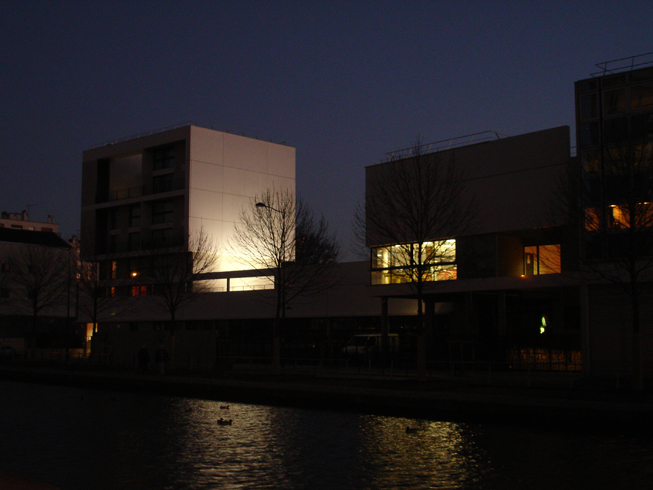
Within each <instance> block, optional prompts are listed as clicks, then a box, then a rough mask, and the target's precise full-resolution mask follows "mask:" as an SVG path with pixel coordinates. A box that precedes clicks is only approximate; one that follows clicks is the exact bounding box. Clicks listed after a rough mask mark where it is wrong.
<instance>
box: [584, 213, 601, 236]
mask: <svg viewBox="0 0 653 490" xmlns="http://www.w3.org/2000/svg"><path fill="white" fill-rule="evenodd" d="M585 229H586V230H587V231H599V230H600V229H601V218H600V216H599V212H598V210H597V209H596V208H587V209H585Z"/></svg>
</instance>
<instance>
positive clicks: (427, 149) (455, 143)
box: [385, 130, 506, 161]
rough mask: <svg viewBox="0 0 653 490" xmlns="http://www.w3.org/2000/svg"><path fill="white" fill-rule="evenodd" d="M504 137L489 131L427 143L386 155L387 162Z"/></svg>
mask: <svg viewBox="0 0 653 490" xmlns="http://www.w3.org/2000/svg"><path fill="white" fill-rule="evenodd" d="M502 136H506V135H505V134H504V135H502V134H500V133H498V132H497V131H492V130H487V131H482V132H480V133H472V134H467V135H464V136H456V137H455V138H449V139H446V140H440V141H435V142H433V143H425V144H423V145H418V146H412V147H410V148H403V149H401V150H395V151H391V152H388V153H386V154H385V155H386V158H387V160H386V161H393V160H402V159H404V158H410V157H414V156H417V155H427V154H429V153H436V152H438V151H443V150H449V149H451V148H460V147H462V146H469V145H474V144H477V143H483V142H485V141H496V140H498V139H501V137H502Z"/></svg>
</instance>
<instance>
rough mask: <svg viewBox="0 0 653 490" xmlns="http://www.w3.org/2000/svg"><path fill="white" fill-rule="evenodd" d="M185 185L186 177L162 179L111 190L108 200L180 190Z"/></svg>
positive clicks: (120, 199)
mask: <svg viewBox="0 0 653 490" xmlns="http://www.w3.org/2000/svg"><path fill="white" fill-rule="evenodd" d="M184 187H185V180H184V179H176V180H173V181H172V182H169V181H162V182H156V183H153V184H147V185H139V186H134V187H127V188H124V189H116V190H114V191H110V192H109V194H108V196H107V201H109V202H111V201H122V200H123V199H132V198H134V197H141V196H150V195H152V194H161V193H162V192H170V191H178V190H182V189H184Z"/></svg>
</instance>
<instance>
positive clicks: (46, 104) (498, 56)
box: [0, 0, 653, 259]
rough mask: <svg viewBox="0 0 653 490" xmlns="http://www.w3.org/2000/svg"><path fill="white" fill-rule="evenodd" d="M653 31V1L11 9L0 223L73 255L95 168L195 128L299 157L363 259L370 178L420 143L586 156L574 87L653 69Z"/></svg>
mask: <svg viewBox="0 0 653 490" xmlns="http://www.w3.org/2000/svg"><path fill="white" fill-rule="evenodd" d="M652 17H653V2H651V1H650V0H647V1H637V0H635V1H633V0H628V1H623V0H622V1H619V2H617V1H601V0H593V1H572V0H567V1H523V0H521V1H499V0H497V1H492V0H485V1H462V0H461V1H435V0H431V1H427V0H421V1H420V0H394V1H390V0H376V1H373V0H368V1H363V0H346V1H338V0H325V1H318V0H315V1H311V0H299V1H285V0H278V1H272V0H270V1H263V0H261V1H254V0H252V1H247V0H238V1H217V0H216V1H200V0H185V1H182V0H178V1H172V0H169V1H165V0H160V1H153V0H134V1H131V2H124V1H99V0H95V1H92V2H91V1H87V0H80V1H65V0H47V1H30V0H15V1H14V0H0V18H2V20H3V26H2V29H0V41H1V45H2V49H1V51H0V65H1V71H0V74H1V75H0V108H1V111H2V113H1V118H0V121H1V123H2V130H1V132H0V158H1V160H0V169H1V173H0V175H1V176H2V193H0V211H9V212H20V211H22V210H23V209H27V206H28V205H29V206H30V208H29V210H30V212H31V213H30V214H31V217H32V219H36V220H42V221H44V220H45V219H46V218H47V216H48V215H53V216H54V217H55V221H56V222H58V223H60V225H61V234H62V237H64V238H65V239H68V238H70V236H71V235H72V234H78V233H79V214H80V194H81V192H80V187H81V161H82V151H84V150H85V149H88V148H90V147H91V146H93V145H94V144H97V143H102V142H108V141H111V140H113V139H118V138H122V137H125V136H131V135H137V134H140V133H145V132H148V131H151V130H155V129H160V128H164V127H167V126H172V125H177V124H180V123H183V122H187V121H195V122H197V123H198V124H200V125H203V126H206V127H213V128H214V129H218V130H228V131H230V132H233V133H237V134H245V135H246V136H257V137H259V138H260V139H266V140H271V141H274V142H285V143H287V144H289V145H291V146H293V147H295V148H296V149H297V190H298V193H299V194H300V195H301V196H302V197H304V198H305V200H306V201H307V202H308V203H309V205H310V206H311V207H312V208H313V209H314V211H316V212H317V213H318V214H319V213H323V214H324V215H325V217H326V218H327V220H328V221H329V223H330V225H331V226H332V228H333V229H334V230H336V231H337V233H338V236H339V237H340V240H341V242H342V246H343V249H345V250H347V249H348V248H349V245H350V241H351V239H352V238H351V237H352V234H351V218H352V215H353V212H354V209H355V207H356V203H357V202H358V201H360V200H361V199H362V198H363V193H364V168H365V166H367V165H371V164H375V163H378V162H380V161H382V159H383V158H384V155H385V153H386V152H389V151H392V150H395V149H400V148H405V147H407V146H410V144H411V142H412V141H414V140H415V139H416V137H417V136H418V135H419V136H421V138H422V139H423V140H424V141H425V142H431V141H438V140H443V139H447V138H452V137H456V136H461V135H466V134H470V133H477V132H480V131H485V130H494V131H497V132H498V133H500V134H501V135H504V136H509V135H517V134H522V133H526V132H530V131H537V130H541V129H547V128H551V127H555V126H561V125H569V126H570V127H571V134H572V138H574V131H573V125H574V81H576V80H580V79H583V78H588V77H589V76H590V75H591V73H593V72H596V71H597V68H596V66H595V64H596V63H600V62H603V61H608V60H613V59H617V58H623V57H627V56H632V55H637V54H643V53H648V52H651V51H653V28H652V26H651V18H652ZM346 258H349V259H352V258H353V257H351V256H347V257H346Z"/></svg>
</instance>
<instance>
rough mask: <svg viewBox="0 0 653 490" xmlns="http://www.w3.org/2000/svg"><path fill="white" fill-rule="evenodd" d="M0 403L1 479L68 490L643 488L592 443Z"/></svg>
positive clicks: (54, 397) (43, 393)
mask: <svg viewBox="0 0 653 490" xmlns="http://www.w3.org/2000/svg"><path fill="white" fill-rule="evenodd" d="M0 393H2V398H1V403H0V424H1V425H0V428H1V432H0V435H1V437H0V470H4V471H8V472H13V473H17V474H20V475H24V476H27V477H30V478H33V479H35V480H37V481H41V482H44V483H49V484H52V485H55V486H58V487H60V488H62V489H64V490H76V489H80V490H82V489H84V490H86V489H89V488H93V489H97V490H113V489H121V490H124V489H142V488H157V489H209V488H227V489H231V488H262V489H265V488H275V489H276V488H281V489H304V488H310V489H333V488H336V489H350V488H352V489H353V488H356V489H366V488H367V489H376V488H439V489H454V488H466V489H484V490H487V489H521V488H529V489H549V488H561V489H565V488H569V489H571V488H574V489H577V488H629V489H635V488H649V485H650V481H651V478H653V443H652V442H651V441H650V440H648V439H645V438H636V437H625V436H622V437H617V436H609V435H602V434H600V432H598V433H597V434H596V435H588V434H573V433H572V434H570V433H562V432H545V431H538V430H533V429H530V428H518V427H503V426H482V425H475V424H457V423H450V422H435V421H426V420H412V419H404V418H394V417H380V416H371V415H358V414H353V413H339V412H330V411H319V410H301V409H293V408H280V407H266V406H259V405H245V404H237V403H229V408H228V409H227V408H225V404H226V402H214V401H205V400H192V399H183V398H167V397H155V396H141V395H135V394H125V393H107V392H101V391H93V390H76V389H71V388H59V387H51V386H38V385H27V384H19V383H7V382H0ZM221 417H223V418H227V419H232V420H233V425H231V426H221V425H219V424H217V420H218V419H219V418H221ZM407 426H409V427H412V428H416V429H419V430H417V431H414V432H411V433H407V432H406V427H407Z"/></svg>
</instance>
